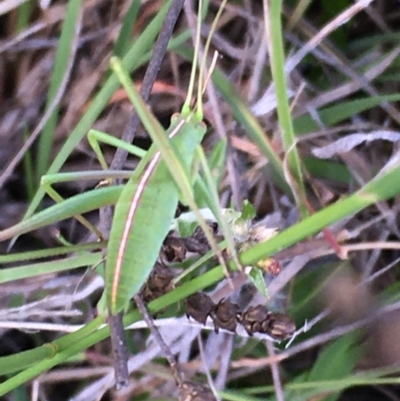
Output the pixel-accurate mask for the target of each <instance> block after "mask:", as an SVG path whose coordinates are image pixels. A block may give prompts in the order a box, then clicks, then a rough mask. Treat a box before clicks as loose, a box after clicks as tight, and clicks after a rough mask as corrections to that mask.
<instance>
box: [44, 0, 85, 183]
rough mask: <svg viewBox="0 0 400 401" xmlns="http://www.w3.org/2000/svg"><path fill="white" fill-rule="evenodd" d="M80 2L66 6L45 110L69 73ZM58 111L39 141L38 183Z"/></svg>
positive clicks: (53, 134)
mask: <svg viewBox="0 0 400 401" xmlns="http://www.w3.org/2000/svg"><path fill="white" fill-rule="evenodd" d="M81 7H82V0H71V1H69V2H68V4H67V10H66V14H65V19H64V22H63V25H62V29H61V36H60V40H59V41H58V46H57V50H56V53H55V55H54V67H53V72H52V76H51V80H50V87H49V90H48V93H47V102H46V110H47V109H48V108H49V107H50V106H51V104H52V103H53V101H54V99H55V97H56V94H57V92H58V91H59V89H60V87H61V85H62V84H63V81H64V77H65V74H66V73H67V72H68V71H69V69H70V65H69V58H70V57H71V49H72V47H73V46H74V41H75V40H76V29H77V25H79V24H80V21H79V20H80V18H81V15H82V10H81ZM58 110H59V105H57V106H56V107H55V109H54V111H53V112H52V113H51V116H50V117H49V119H48V120H47V123H46V125H45V126H44V128H43V130H42V132H41V134H40V139H39V147H38V151H37V152H38V156H37V159H36V160H37V171H36V180H37V182H38V183H39V181H40V177H41V176H42V175H44V174H45V173H46V171H47V169H48V165H49V160H50V155H51V151H52V146H53V138H54V136H55V132H56V126H57V121H58Z"/></svg>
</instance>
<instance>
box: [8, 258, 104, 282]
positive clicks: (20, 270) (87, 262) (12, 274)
mask: <svg viewBox="0 0 400 401" xmlns="http://www.w3.org/2000/svg"><path fill="white" fill-rule="evenodd" d="M101 260H102V256H101V253H99V252H97V253H85V254H82V255H78V256H74V257H72V258H67V259H65V258H64V259H59V260H52V261H51V262H42V263H35V264H29V265H25V266H18V267H12V268H10V269H2V270H0V284H4V283H8V282H11V281H14V280H20V279H24V278H31V277H36V276H40V275H42V274H49V273H57V272H62V271H67V270H69V269H77V268H78V267H83V266H94V265H98V264H99V263H100V262H101Z"/></svg>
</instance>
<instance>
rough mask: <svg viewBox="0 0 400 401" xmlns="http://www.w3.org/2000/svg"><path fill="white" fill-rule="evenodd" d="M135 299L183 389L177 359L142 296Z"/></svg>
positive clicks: (181, 375)
mask: <svg viewBox="0 0 400 401" xmlns="http://www.w3.org/2000/svg"><path fill="white" fill-rule="evenodd" d="M133 299H134V301H135V303H136V306H137V308H138V309H139V312H140V313H141V314H142V316H143V319H144V321H145V322H146V324H147V327H148V328H149V330H150V333H151V335H152V336H153V337H154V339H155V340H156V342H157V344H158V346H159V347H160V350H161V351H162V352H163V353H164V355H165V357H166V358H167V361H168V363H169V365H170V367H171V370H172V374H173V375H174V378H175V380H176V383H177V385H178V386H179V387H182V386H183V383H184V377H183V374H182V372H181V371H180V369H179V368H178V365H177V363H176V359H175V357H174V356H173V355H172V352H171V350H170V348H169V347H168V345H167V344H166V343H165V341H164V339H163V338H162V337H161V334H160V331H159V330H158V328H157V326H156V325H155V324H154V321H153V319H152V317H151V316H150V314H149V311H148V310H147V308H146V305H145V304H144V302H143V300H142V298H141V297H140V295H139V294H137V295H135V296H134V297H133Z"/></svg>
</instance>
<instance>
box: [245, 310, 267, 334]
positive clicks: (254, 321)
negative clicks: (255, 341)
mask: <svg viewBox="0 0 400 401" xmlns="http://www.w3.org/2000/svg"><path fill="white" fill-rule="evenodd" d="M269 315H270V312H269V311H268V309H267V307H265V306H264V305H257V306H250V307H249V308H248V309H247V310H246V311H245V312H243V313H242V314H241V316H240V318H239V322H240V323H241V324H242V325H243V327H244V329H245V330H246V332H247V334H248V335H249V336H252V335H253V334H254V333H256V332H260V331H261V330H262V324H263V322H264V321H266V320H267V319H268V316H269Z"/></svg>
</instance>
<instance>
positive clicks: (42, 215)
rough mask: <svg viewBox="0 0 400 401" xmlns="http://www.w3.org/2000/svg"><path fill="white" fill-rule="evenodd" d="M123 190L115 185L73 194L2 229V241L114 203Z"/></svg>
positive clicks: (0, 233)
mask: <svg viewBox="0 0 400 401" xmlns="http://www.w3.org/2000/svg"><path fill="white" fill-rule="evenodd" d="M121 190H122V186H114V187H106V188H99V189H95V190H92V191H88V192H85V193H82V194H79V195H76V196H73V197H72V198H69V199H67V200H65V201H63V202H62V203H58V204H55V205H53V206H51V207H49V208H47V209H45V210H42V211H41V212H39V213H37V214H35V215H33V216H32V217H30V218H29V219H27V220H22V221H21V222H19V223H17V224H16V225H14V226H12V227H9V228H6V229H5V230H3V231H0V241H5V240H6V239H10V238H13V237H15V236H18V235H21V234H25V233H27V232H30V231H32V230H36V229H38V228H41V227H44V226H46V225H48V224H53V223H56V222H58V221H61V220H64V219H67V218H70V217H72V216H75V215H77V214H83V213H86V212H89V211H91V210H96V209H99V208H101V207H104V206H109V205H113V204H115V203H116V202H117V200H118V197H119V195H120V193H121Z"/></svg>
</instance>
